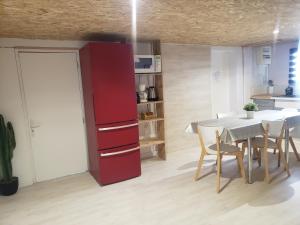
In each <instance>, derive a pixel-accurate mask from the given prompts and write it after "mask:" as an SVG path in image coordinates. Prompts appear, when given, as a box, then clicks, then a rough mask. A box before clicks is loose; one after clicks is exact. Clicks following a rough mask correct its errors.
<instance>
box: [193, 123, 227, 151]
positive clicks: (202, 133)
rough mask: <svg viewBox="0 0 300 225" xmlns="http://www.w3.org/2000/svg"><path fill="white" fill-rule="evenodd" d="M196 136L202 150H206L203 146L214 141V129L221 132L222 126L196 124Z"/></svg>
mask: <svg viewBox="0 0 300 225" xmlns="http://www.w3.org/2000/svg"><path fill="white" fill-rule="evenodd" d="M197 129H198V136H199V141H200V146H201V148H202V150H203V151H206V148H205V146H206V145H211V144H215V143H216V131H218V132H219V133H222V131H223V128H221V127H204V126H198V127H197Z"/></svg>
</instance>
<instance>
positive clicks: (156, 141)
mask: <svg viewBox="0 0 300 225" xmlns="http://www.w3.org/2000/svg"><path fill="white" fill-rule="evenodd" d="M164 143H165V141H164V140H162V139H158V138H149V139H144V140H140V146H141V147H149V146H152V145H160V144H164Z"/></svg>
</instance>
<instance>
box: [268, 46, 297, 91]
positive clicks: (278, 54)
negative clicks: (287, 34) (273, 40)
mask: <svg viewBox="0 0 300 225" xmlns="http://www.w3.org/2000/svg"><path fill="white" fill-rule="evenodd" d="M297 47H298V42H289V43H282V44H277V45H274V46H273V49H272V63H271V65H270V67H269V79H271V80H273V81H274V84H275V88H274V90H275V91H276V92H277V93H278V94H284V89H285V88H286V87H287V86H288V74H289V51H290V49H291V48H297Z"/></svg>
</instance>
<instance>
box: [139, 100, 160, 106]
mask: <svg viewBox="0 0 300 225" xmlns="http://www.w3.org/2000/svg"><path fill="white" fill-rule="evenodd" d="M163 102H164V101H163V100H158V101H152V102H151V101H150V102H141V103H138V104H137V105H149V104H159V103H163Z"/></svg>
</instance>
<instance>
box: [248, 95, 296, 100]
mask: <svg viewBox="0 0 300 225" xmlns="http://www.w3.org/2000/svg"><path fill="white" fill-rule="evenodd" d="M251 99H253V100H254V99H261V100H278V101H300V97H299V96H297V97H288V96H283V95H282V96H272V95H268V94H260V95H253V96H252V97H251Z"/></svg>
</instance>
